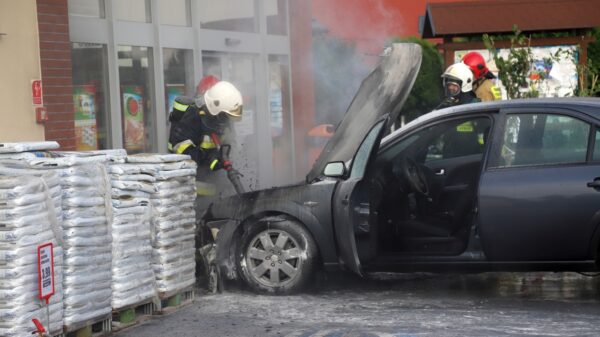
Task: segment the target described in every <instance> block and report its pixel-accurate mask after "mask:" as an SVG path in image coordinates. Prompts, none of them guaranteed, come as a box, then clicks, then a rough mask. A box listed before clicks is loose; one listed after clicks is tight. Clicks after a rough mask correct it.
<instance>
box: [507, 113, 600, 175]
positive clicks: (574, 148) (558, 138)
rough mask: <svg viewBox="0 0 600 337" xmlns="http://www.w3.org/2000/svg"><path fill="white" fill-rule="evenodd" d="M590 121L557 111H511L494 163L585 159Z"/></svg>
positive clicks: (515, 164)
mask: <svg viewBox="0 0 600 337" xmlns="http://www.w3.org/2000/svg"><path fill="white" fill-rule="evenodd" d="M589 132H590V125H589V124H588V123H586V122H584V121H581V120H579V119H576V118H573V117H570V116H564V115H558V114H511V115H509V116H508V117H507V119H506V125H505V128H504V135H503V143H502V147H501V150H500V151H501V152H500V160H499V162H498V163H497V165H496V167H512V166H524V165H552V164H565V163H579V162H585V160H586V155H587V149H588V139H589Z"/></svg>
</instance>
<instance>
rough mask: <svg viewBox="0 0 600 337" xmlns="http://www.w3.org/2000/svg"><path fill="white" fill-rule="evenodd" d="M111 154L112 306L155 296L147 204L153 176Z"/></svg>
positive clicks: (153, 190) (153, 188) (153, 180)
mask: <svg viewBox="0 0 600 337" xmlns="http://www.w3.org/2000/svg"><path fill="white" fill-rule="evenodd" d="M122 158H123V160H122V162H123V163H120V162H121V160H120V158H118V157H115V156H113V157H112V158H111V159H112V161H113V163H112V164H111V165H109V167H108V171H109V173H110V182H111V201H112V207H113V210H112V211H113V219H112V224H111V229H112V238H113V249H112V252H113V264H112V277H113V278H112V280H113V282H112V290H113V297H112V307H113V309H121V308H124V307H126V306H128V305H133V304H138V303H144V302H147V301H150V300H153V299H154V298H155V296H156V289H155V284H154V272H153V270H152V264H151V262H152V244H151V239H152V235H151V233H152V232H151V225H150V217H151V204H150V196H151V194H152V193H154V192H155V191H156V188H155V187H154V185H153V183H154V182H155V181H156V179H155V178H154V176H152V175H150V174H147V172H146V171H143V170H142V169H141V168H140V167H139V166H138V165H136V164H129V163H124V162H125V156H123V157H122Z"/></svg>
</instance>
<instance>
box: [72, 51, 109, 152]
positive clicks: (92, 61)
mask: <svg viewBox="0 0 600 337" xmlns="http://www.w3.org/2000/svg"><path fill="white" fill-rule="evenodd" d="M71 57H72V71H73V104H74V105H75V137H76V140H75V146H76V149H77V150H80V151H86V150H98V149H107V148H109V147H110V142H109V140H110V135H109V128H108V125H109V109H108V106H109V103H108V102H109V97H108V92H109V91H108V87H107V85H108V68H107V52H106V45H102V44H93V43H73V44H71Z"/></svg>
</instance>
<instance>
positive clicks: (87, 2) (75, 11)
mask: <svg viewBox="0 0 600 337" xmlns="http://www.w3.org/2000/svg"><path fill="white" fill-rule="evenodd" d="M68 5H69V14H71V15H78V16H88V17H92V18H100V19H104V17H105V12H104V0H69V4H68Z"/></svg>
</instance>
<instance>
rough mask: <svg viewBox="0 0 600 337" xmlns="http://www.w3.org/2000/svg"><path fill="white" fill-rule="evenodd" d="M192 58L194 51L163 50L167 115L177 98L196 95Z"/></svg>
mask: <svg viewBox="0 0 600 337" xmlns="http://www.w3.org/2000/svg"><path fill="white" fill-rule="evenodd" d="M192 56H193V53H192V51H191V50H187V49H171V48H165V49H163V62H164V64H163V67H164V75H165V96H166V97H165V102H166V104H167V106H166V109H167V110H166V111H167V114H168V113H169V112H170V111H171V109H172V107H173V101H174V100H175V98H176V97H177V96H190V97H194V96H195V95H196V88H195V87H194V63H193V62H194V61H193V59H192Z"/></svg>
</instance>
